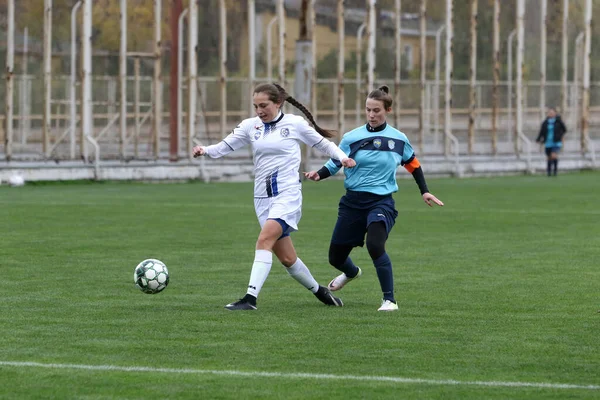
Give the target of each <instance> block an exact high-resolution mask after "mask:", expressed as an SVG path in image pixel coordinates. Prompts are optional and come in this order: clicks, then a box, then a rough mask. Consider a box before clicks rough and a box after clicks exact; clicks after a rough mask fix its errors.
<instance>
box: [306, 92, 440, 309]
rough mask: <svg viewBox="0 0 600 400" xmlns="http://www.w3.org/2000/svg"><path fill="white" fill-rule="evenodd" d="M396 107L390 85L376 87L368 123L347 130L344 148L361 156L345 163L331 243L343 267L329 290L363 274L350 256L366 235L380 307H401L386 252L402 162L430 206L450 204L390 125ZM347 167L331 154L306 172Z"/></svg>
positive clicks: (333, 260) (315, 176)
mask: <svg viewBox="0 0 600 400" xmlns="http://www.w3.org/2000/svg"><path fill="white" fill-rule="evenodd" d="M391 111H392V97H391V96H390V94H389V89H388V87H387V86H382V87H380V88H379V89H376V90H373V91H372V92H371V93H369V95H368V97H367V100H366V116H367V124H365V125H362V126H359V127H358V128H356V129H354V130H352V131H350V132H348V133H346V134H345V135H344V137H343V138H342V140H341V142H340V145H339V146H340V149H341V150H342V151H344V152H345V153H346V154H348V157H350V158H353V159H354V160H355V161H356V166H355V167H354V168H352V169H346V168H344V175H345V180H344V187H345V188H346V194H345V195H344V196H342V198H341V200H340V203H339V208H338V219H337V223H336V225H335V228H334V230H333V235H332V237H331V243H330V245H329V263H330V264H331V265H332V266H333V267H335V268H337V269H338V270H340V271H342V274H341V275H339V276H337V277H336V278H334V279H333V280H332V281H331V282H330V283H329V290H331V291H336V290H340V289H341V288H343V287H344V286H345V285H346V284H347V283H348V282H350V281H351V280H353V279H355V278H358V277H360V276H361V275H362V271H361V269H360V268H359V267H357V266H356V265H354V263H353V262H352V259H350V257H349V255H350V252H351V251H352V249H353V248H354V247H356V246H361V247H362V246H363V245H364V243H365V235H366V238H367V240H366V242H367V250H368V251H369V255H370V256H371V259H372V260H373V265H374V266H375V270H376V271H377V277H378V279H379V284H380V286H381V291H382V292H383V300H382V303H381V306H380V307H379V309H378V311H396V310H398V304H397V303H396V299H395V297H394V277H393V273H392V262H391V260H390V258H389V256H388V255H387V253H386V251H385V243H386V241H387V238H388V235H389V233H390V231H391V230H392V227H393V226H394V223H395V221H396V217H397V216H398V211H396V208H395V203H394V199H393V197H392V193H394V192H396V191H398V184H397V182H396V170H397V168H398V166H400V165H402V166H404V168H406V170H408V172H410V173H411V174H412V176H413V177H414V179H415V181H416V183H417V185H418V186H419V190H420V191H421V195H422V197H423V201H424V202H425V203H426V204H427V205H429V206H430V207H431V206H432V204H437V205H439V206H443V205H444V203H442V202H441V201H440V200H438V199H437V198H436V197H435V196H434V195H433V194H431V193H429V189H428V188H427V184H426V182H425V176H424V175H423V170H422V169H421V165H420V164H419V161H418V160H417V158H416V157H415V153H414V151H413V148H412V146H411V145H410V142H409V140H408V138H407V137H406V135H405V134H404V133H402V132H400V131H399V130H397V129H395V128H393V127H392V126H390V125H388V124H387V122H386V117H387V114H388V113H390V112H391ZM341 167H342V165H341V164H340V163H339V161H337V160H333V159H331V160H329V161H328V162H327V163H326V164H325V165H324V166H323V167H322V168H321V169H320V170H318V171H311V172H306V173H305V174H304V176H305V177H306V178H308V179H311V180H313V181H319V180H323V179H325V178H327V177H329V176H331V175H334V174H336V173H337V172H338V171H339V170H340V168H341Z"/></svg>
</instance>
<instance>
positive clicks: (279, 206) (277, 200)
mask: <svg viewBox="0 0 600 400" xmlns="http://www.w3.org/2000/svg"><path fill="white" fill-rule="evenodd" d="M254 210H255V211H256V217H257V218H258V223H259V224H260V227H261V228H262V227H263V226H264V224H265V222H267V219H276V218H279V219H282V220H283V221H285V223H286V224H288V225H289V226H290V228H291V229H290V230H288V232H284V233H290V232H293V231H297V230H298V222H300V218H302V190H300V188H297V189H296V188H292V189H288V190H285V191H283V192H281V193H279V195H277V196H275V197H255V198H254Z"/></svg>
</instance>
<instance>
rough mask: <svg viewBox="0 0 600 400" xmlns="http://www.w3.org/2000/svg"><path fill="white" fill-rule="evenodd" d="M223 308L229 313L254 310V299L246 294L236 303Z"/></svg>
mask: <svg viewBox="0 0 600 400" xmlns="http://www.w3.org/2000/svg"><path fill="white" fill-rule="evenodd" d="M225 308H226V309H228V310H231V311H235V310H256V297H254V296H251V295H249V294H247V295H245V296H244V297H243V298H241V299H239V300H238V301H236V302H233V303H229V304H227V305H226V306H225Z"/></svg>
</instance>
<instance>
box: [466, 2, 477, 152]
mask: <svg viewBox="0 0 600 400" xmlns="http://www.w3.org/2000/svg"><path fill="white" fill-rule="evenodd" d="M477 11H478V10H477V0H471V40H470V67H469V75H470V84H469V146H468V148H469V154H472V153H473V150H474V147H475V113H476V112H477V88H476V84H477Z"/></svg>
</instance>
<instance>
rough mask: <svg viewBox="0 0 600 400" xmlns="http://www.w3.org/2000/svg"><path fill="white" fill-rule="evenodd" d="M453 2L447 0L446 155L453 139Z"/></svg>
mask: <svg viewBox="0 0 600 400" xmlns="http://www.w3.org/2000/svg"><path fill="white" fill-rule="evenodd" d="M452 6H453V4H452V0H446V74H445V75H446V76H445V81H446V82H445V83H446V87H445V98H444V102H445V113H444V131H445V132H444V133H445V134H444V154H445V155H446V156H448V155H449V154H450V138H451V137H452V74H453V62H454V49H453V41H454V24H453V9H452Z"/></svg>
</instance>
